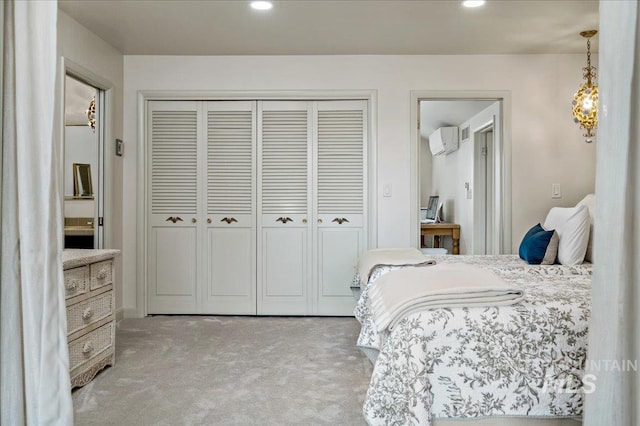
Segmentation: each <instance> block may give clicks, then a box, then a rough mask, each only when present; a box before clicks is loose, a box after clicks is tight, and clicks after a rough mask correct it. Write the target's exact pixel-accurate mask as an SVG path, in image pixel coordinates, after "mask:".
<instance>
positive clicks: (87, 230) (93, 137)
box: [62, 75, 103, 249]
mask: <svg viewBox="0 0 640 426" xmlns="http://www.w3.org/2000/svg"><path fill="white" fill-rule="evenodd" d="M102 93H103V92H102V91H101V90H98V89H97V88H95V87H93V86H91V85H89V84H87V83H85V82H83V81H80V80H78V79H76V78H74V77H72V76H70V75H67V76H65V111H64V120H65V121H64V164H63V165H62V167H63V169H62V172H63V175H64V189H63V191H64V247H65V248H83V249H94V248H101V247H102V241H101V234H100V232H101V229H102V228H101V227H100V226H98V225H99V224H100V217H101V216H102V215H101V214H100V207H101V204H102V203H101V200H102V198H101V197H102V195H103V194H102V186H101V185H102V183H101V182H102V173H103V167H102V163H101V161H102V155H101V146H102V144H101V134H102V131H101V129H102V127H101V126H102V123H101V120H100V118H101V115H100V113H101V99H102Z"/></svg>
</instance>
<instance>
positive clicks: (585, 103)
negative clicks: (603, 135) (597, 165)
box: [571, 30, 598, 143]
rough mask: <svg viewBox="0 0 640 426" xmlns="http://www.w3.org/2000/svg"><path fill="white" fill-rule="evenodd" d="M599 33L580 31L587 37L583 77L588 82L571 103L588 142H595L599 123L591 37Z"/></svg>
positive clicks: (575, 120) (574, 117) (575, 117)
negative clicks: (594, 138) (585, 64)
mask: <svg viewBox="0 0 640 426" xmlns="http://www.w3.org/2000/svg"><path fill="white" fill-rule="evenodd" d="M597 33H598V31H596V30H589V31H583V32H581V33H580V35H581V36H582V37H584V38H586V39H587V66H586V67H585V68H582V71H583V74H582V77H583V78H584V79H585V80H586V82H585V83H583V84H582V86H580V87H579V88H578V91H577V92H576V94H575V95H573V102H572V103H571V106H572V109H573V121H574V122H576V123H577V124H578V125H579V126H580V128H582V129H585V130H586V131H587V132H586V133H585V134H584V135H583V136H584V137H585V138H586V139H585V142H587V143H591V142H593V137H594V136H595V133H594V132H593V129H594V128H595V127H596V126H597V125H598V86H597V85H596V84H595V79H596V68H595V67H593V66H591V37H593V36H594V35H596V34H597Z"/></svg>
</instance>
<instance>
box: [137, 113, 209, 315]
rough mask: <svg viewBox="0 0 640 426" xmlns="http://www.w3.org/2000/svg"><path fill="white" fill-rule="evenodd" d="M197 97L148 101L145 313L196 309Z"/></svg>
mask: <svg viewBox="0 0 640 426" xmlns="http://www.w3.org/2000/svg"><path fill="white" fill-rule="evenodd" d="M200 116H201V108H200V106H199V104H198V103H197V102H186V101H171V102H160V101H152V102H149V106H148V120H147V123H148V128H147V135H148V136H147V137H148V146H149V149H148V152H147V155H148V158H147V164H148V165H149V167H148V175H147V181H148V188H149V191H148V199H147V211H148V232H147V235H148V242H147V255H148V262H147V267H148V271H147V272H148V275H147V277H148V291H147V296H148V313H150V314H162V313H170V314H178V313H194V312H196V286H197V282H198V278H199V277H198V267H199V261H198V253H199V250H198V232H197V231H198V229H197V226H198V223H197V213H198V209H199V200H198V167H197V164H198V122H199V119H200Z"/></svg>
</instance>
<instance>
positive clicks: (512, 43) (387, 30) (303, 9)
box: [59, 0, 598, 55]
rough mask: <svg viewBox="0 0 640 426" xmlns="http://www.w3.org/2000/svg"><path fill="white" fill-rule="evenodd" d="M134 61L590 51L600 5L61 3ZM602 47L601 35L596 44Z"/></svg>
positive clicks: (342, 0)
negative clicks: (257, 7) (588, 36)
mask: <svg viewBox="0 0 640 426" xmlns="http://www.w3.org/2000/svg"><path fill="white" fill-rule="evenodd" d="M59 7H60V8H61V9H62V10H63V11H64V12H66V13H67V14H69V15H70V16H71V17H72V18H74V19H75V20H77V21H78V22H80V23H81V24H83V25H84V26H86V27H87V28H89V29H90V30H91V31H93V32H94V33H96V34H97V35H98V36H100V37H101V38H103V39H104V40H105V41H107V42H108V43H110V44H111V45H113V46H115V47H116V48H117V49H118V50H120V51H121V52H122V53H124V54H126V55H328V54H527V53H582V52H584V51H585V50H586V45H585V42H584V40H583V39H582V38H581V37H580V36H579V32H580V31H583V30H586V29H595V28H597V27H598V1H597V0H571V1H542V0H487V3H486V4H485V6H483V7H481V8H477V9H467V8H463V7H462V6H461V2H460V1H458V0H427V1H419V0H413V1H406V0H376V1H367V0H289V1H284V0H281V1H274V7H273V9H272V10H270V11H265V12H259V11H254V10H252V9H250V8H249V1H245V0H227V1H192V0H180V1H176V0H163V1H151V0H126V1H114V0H94V1H86V0H60V1H59ZM593 48H594V50H595V51H597V38H596V39H595V40H594V46H593Z"/></svg>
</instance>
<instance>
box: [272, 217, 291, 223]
mask: <svg viewBox="0 0 640 426" xmlns="http://www.w3.org/2000/svg"><path fill="white" fill-rule="evenodd" d="M276 222H282V223H287V222H293V219H291V218H290V217H279V218H277V219H276Z"/></svg>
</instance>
